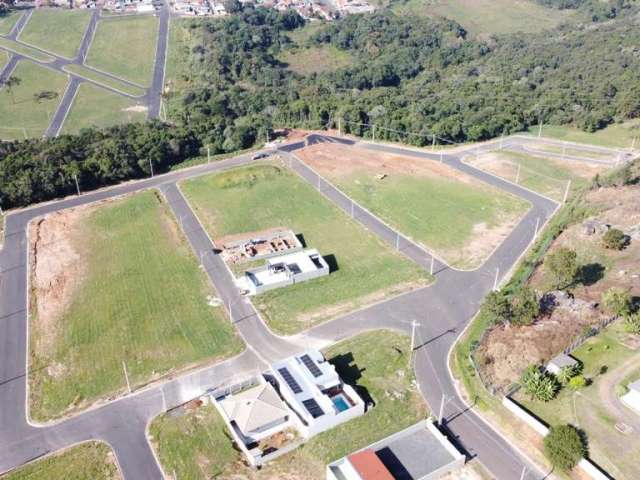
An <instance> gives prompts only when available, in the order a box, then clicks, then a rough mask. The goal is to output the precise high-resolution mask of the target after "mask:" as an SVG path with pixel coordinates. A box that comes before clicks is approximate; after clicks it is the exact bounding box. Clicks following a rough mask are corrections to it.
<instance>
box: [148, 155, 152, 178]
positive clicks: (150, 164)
mask: <svg viewBox="0 0 640 480" xmlns="http://www.w3.org/2000/svg"><path fill="white" fill-rule="evenodd" d="M149 170H151V178H153V163H151V159H149Z"/></svg>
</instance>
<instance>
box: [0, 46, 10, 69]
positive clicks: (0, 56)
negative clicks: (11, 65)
mask: <svg viewBox="0 0 640 480" xmlns="http://www.w3.org/2000/svg"><path fill="white" fill-rule="evenodd" d="M8 62H9V54H8V53H7V52H5V51H3V50H0V70H2V69H3V68H4V66H5V65H6V64H7V63H8Z"/></svg>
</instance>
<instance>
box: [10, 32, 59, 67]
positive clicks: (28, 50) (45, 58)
mask: <svg viewBox="0 0 640 480" xmlns="http://www.w3.org/2000/svg"><path fill="white" fill-rule="evenodd" d="M0 48H5V49H7V50H9V51H10V52H14V53H19V54H20V55H24V56H25V57H27V58H31V59H33V60H38V61H40V62H47V63H51V62H53V61H54V60H55V58H54V57H52V56H51V55H47V54H46V53H42V52H41V51H40V50H36V49H35V48H32V47H29V46H27V45H24V44H22V43H18V42H14V41H13V40H9V39H8V38H2V37H0Z"/></svg>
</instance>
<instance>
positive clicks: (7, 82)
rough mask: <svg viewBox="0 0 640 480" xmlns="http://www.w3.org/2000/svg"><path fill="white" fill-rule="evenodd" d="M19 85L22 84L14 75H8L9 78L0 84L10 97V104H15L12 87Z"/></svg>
mask: <svg viewBox="0 0 640 480" xmlns="http://www.w3.org/2000/svg"><path fill="white" fill-rule="evenodd" d="M21 83H22V79H20V78H19V77H16V76H14V75H10V76H9V78H7V79H5V80H4V81H2V83H0V87H1V86H4V87H5V88H6V89H7V92H9V95H11V102H12V103H16V99H15V98H14V96H13V87H17V86H18V85H20V84H21Z"/></svg>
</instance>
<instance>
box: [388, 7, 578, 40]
mask: <svg viewBox="0 0 640 480" xmlns="http://www.w3.org/2000/svg"><path fill="white" fill-rule="evenodd" d="M392 8H393V10H394V11H395V12H396V13H399V14H403V15H429V16H441V17H446V18H449V19H451V20H455V21H456V22H458V23H460V24H461V25H462V26H463V27H464V28H465V29H467V30H468V31H470V32H471V33H472V34H474V35H478V34H483V33H485V34H487V33H493V34H501V33H515V32H538V31H541V30H544V29H548V28H553V27H555V26H557V25H559V24H560V23H561V22H562V21H564V20H566V19H569V18H570V16H571V14H570V13H569V12H570V11H558V10H552V9H548V8H545V7H543V6H541V5H539V4H538V3H536V2H535V1H534V0H404V1H402V0H400V1H398V2H396V3H394V4H393V7H392Z"/></svg>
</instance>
